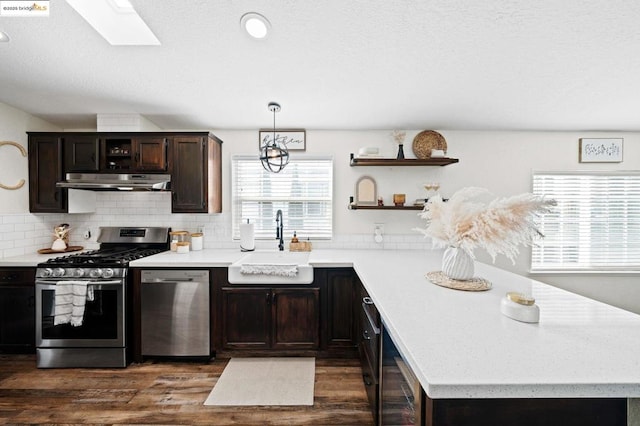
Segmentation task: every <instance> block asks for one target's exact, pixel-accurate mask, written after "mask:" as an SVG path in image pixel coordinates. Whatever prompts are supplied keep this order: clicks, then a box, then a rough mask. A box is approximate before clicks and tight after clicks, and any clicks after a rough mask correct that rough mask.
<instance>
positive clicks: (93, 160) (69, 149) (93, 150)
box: [62, 134, 100, 173]
mask: <svg viewBox="0 0 640 426" xmlns="http://www.w3.org/2000/svg"><path fill="white" fill-rule="evenodd" d="M62 145H63V151H64V172H65V173H73V172H88V173H95V172H97V171H98V170H99V167H100V163H99V161H98V159H99V152H100V139H99V138H98V137H97V136H96V135H72V134H66V135H65V136H63V137H62Z"/></svg>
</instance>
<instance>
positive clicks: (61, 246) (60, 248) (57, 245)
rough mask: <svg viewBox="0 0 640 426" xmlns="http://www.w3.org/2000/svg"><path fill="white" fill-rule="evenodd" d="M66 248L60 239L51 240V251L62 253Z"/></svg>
mask: <svg viewBox="0 0 640 426" xmlns="http://www.w3.org/2000/svg"><path fill="white" fill-rule="evenodd" d="M66 248H67V244H66V243H65V242H64V240H63V239H62V238H56V239H55V240H53V244H51V250H55V251H64V250H65V249H66Z"/></svg>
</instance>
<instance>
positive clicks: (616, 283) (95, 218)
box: [0, 104, 640, 313]
mask: <svg viewBox="0 0 640 426" xmlns="http://www.w3.org/2000/svg"><path fill="white" fill-rule="evenodd" d="M0 129H2V130H1V132H2V133H1V134H0V140H14V141H16V142H19V143H21V144H23V145H24V146H25V147H26V141H27V137H26V134H25V132H26V131H27V130H59V129H56V128H55V127H54V126H51V125H50V124H48V123H45V122H43V121H41V120H38V119H36V118H34V117H32V116H30V115H29V114H26V113H24V112H21V111H19V110H16V109H14V108H11V107H9V106H6V105H2V104H0ZM213 133H215V134H216V135H217V136H218V137H220V138H221V139H222V140H223V141H224V144H223V150H222V151H223V185H224V187H223V213H222V214H214V215H204V214H193V215H189V214H171V209H170V202H171V201H170V197H168V195H167V194H158V193H153V194H149V193H147V194H142V193H127V194H118V193H98V197H97V198H98V199H97V206H98V210H97V212H96V213H94V214H82V215H62V214H55V215H54V214H30V213H28V191H27V187H26V186H25V187H24V188H22V189H21V190H18V191H6V190H0V218H1V219H2V222H1V224H0V257H9V256H14V255H20V254H24V253H30V252H33V251H35V250H37V249H38V248H42V247H44V246H46V245H47V244H49V243H50V239H51V237H50V232H51V229H52V227H53V225H54V224H56V223H61V222H67V223H70V224H71V225H72V227H73V228H74V232H72V233H71V243H72V244H80V245H84V246H87V247H92V246H96V244H97V243H96V242H95V237H96V234H97V228H98V227H99V226H104V225H148V224H152V225H165V226H172V227H173V228H174V229H177V228H183V229H187V230H192V231H195V229H196V228H197V227H198V226H199V225H205V230H206V236H205V247H210V248H213V247H228V248H233V247H236V246H237V242H234V241H232V240H231V233H230V229H229V228H230V223H231V222H230V220H231V219H230V216H231V215H230V212H231V210H230V209H231V201H230V184H231V169H230V162H231V156H232V155H234V154H257V147H258V132H257V130H247V131H236V130H215V131H214V132H213ZM417 133H418V130H414V131H407V138H406V143H405V147H404V151H405V155H406V156H407V157H411V156H412V150H411V141H412V140H413V137H414V136H415V135H416V134H417ZM441 133H442V134H443V135H444V136H445V138H446V139H447V143H448V155H449V156H451V157H455V158H459V159H460V162H459V163H457V164H453V165H450V166H446V167H349V154H350V153H351V152H357V151H358V149H359V148H360V147H365V146H377V147H379V148H380V150H381V153H382V154H384V155H385V156H389V157H394V156H395V154H396V152H397V146H396V145H395V143H394V142H393V140H392V138H391V131H390V130H388V131H386V130H371V131H319V130H307V149H306V151H305V152H292V154H291V155H292V157H293V158H295V156H303V155H326V154H331V155H333V157H334V183H335V185H334V200H335V202H334V238H333V240H332V241H330V242H317V243H315V245H314V247H318V248H364V249H380V248H385V249H401V248H412V249H425V250H426V249H428V247H429V244H428V242H427V241H425V240H423V239H422V237H421V236H420V235H419V234H417V233H416V232H414V231H413V230H412V229H413V228H415V227H418V226H423V225H424V223H423V221H422V220H421V219H419V218H418V216H417V213H418V212H417V211H378V210H348V209H347V204H348V202H349V197H350V196H353V195H354V186H355V182H356V180H357V179H358V178H359V177H360V176H362V175H370V176H372V177H373V178H374V179H375V180H376V182H377V183H378V193H379V194H380V195H381V196H382V197H383V198H384V200H385V202H386V203H391V196H392V194H393V193H397V192H399V193H406V194H407V201H408V202H411V201H412V200H414V199H416V198H420V197H424V189H423V187H422V184H423V183H425V182H430V181H438V182H440V183H441V190H440V192H441V193H442V194H443V196H445V197H447V196H449V195H451V194H452V193H453V192H454V191H455V190H457V189H459V188H462V187H465V186H471V185H473V186H481V187H486V188H488V189H489V190H491V191H493V192H494V193H495V194H496V195H498V196H508V195H513V194H517V193H521V192H528V191H530V190H531V173H532V171H533V170H638V169H640V152H639V151H640V133H610V132H607V133H594V132H591V133H580V132H475V131H441ZM605 136H606V137H611V136H616V137H623V138H624V161H623V162H622V163H619V164H580V163H578V139H579V138H581V137H605ZM0 164H1V165H2V167H0V182H9V183H10V182H14V181H16V179H20V178H22V177H25V178H26V176H27V161H26V159H25V158H22V157H21V156H20V154H19V152H18V151H17V150H15V149H8V148H7V147H2V148H0ZM374 223H384V225H385V233H386V235H385V242H384V244H376V243H375V242H373V224H374ZM85 229H91V231H92V234H93V236H92V238H91V239H90V240H88V241H86V240H84V239H82V237H81V235H82V233H83V232H84V230H85ZM271 243H272V242H261V243H259V244H258V246H259V247H261V246H262V247H270V246H269V244H271ZM476 255H477V257H478V259H479V260H481V261H490V259H489V258H488V256H486V254H484V253H481V252H478V253H476ZM529 258H530V251H529V250H528V249H523V250H522V251H521V255H520V257H519V258H518V260H517V262H516V264H515V265H512V264H511V262H509V261H508V260H506V259H504V258H501V257H499V258H498V260H497V262H496V264H497V265H498V266H500V267H503V268H505V269H509V270H512V271H515V272H517V273H520V274H523V275H527V274H528V268H529ZM535 278H536V279H539V280H541V281H544V282H548V283H550V284H553V285H557V286H559V287H563V288H566V289H569V290H571V291H574V292H577V293H581V294H585V295H587V296H590V297H593V298H595V299H598V300H603V301H605V302H608V303H611V304H613V305H616V306H620V307H623V308H624V309H628V310H631V311H634V312H638V313H640V297H639V294H640V289H639V287H638V284H637V281H638V276H637V274H634V275H627V276H616V275H586V274H571V275H537V276H535Z"/></svg>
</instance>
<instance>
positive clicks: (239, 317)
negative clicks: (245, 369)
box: [222, 287, 320, 350]
mask: <svg viewBox="0 0 640 426" xmlns="http://www.w3.org/2000/svg"><path fill="white" fill-rule="evenodd" d="M319 301H320V290H319V289H318V288H317V287H312V288H309V287H305V288H300V287H286V288H272V287H258V288H256V287H251V288H247V287H224V288H222V346H223V349H254V350H263V349H280V350H282V349H284V350H296V349H317V348H318V345H319V316H320V315H319Z"/></svg>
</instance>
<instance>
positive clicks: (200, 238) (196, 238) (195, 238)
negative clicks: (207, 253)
mask: <svg viewBox="0 0 640 426" xmlns="http://www.w3.org/2000/svg"><path fill="white" fill-rule="evenodd" d="M203 242H204V235H202V232H195V233H193V234H191V250H192V251H198V250H202V245H203Z"/></svg>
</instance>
